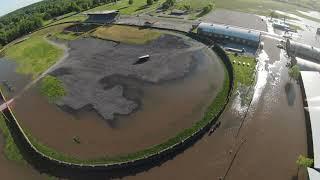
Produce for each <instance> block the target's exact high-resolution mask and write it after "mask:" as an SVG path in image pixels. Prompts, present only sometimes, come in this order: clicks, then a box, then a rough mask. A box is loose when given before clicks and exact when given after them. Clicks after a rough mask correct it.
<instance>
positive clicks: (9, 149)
mask: <svg viewBox="0 0 320 180" xmlns="http://www.w3.org/2000/svg"><path fill="white" fill-rule="evenodd" d="M0 130H1V134H2V136H3V137H4V139H5V146H4V155H5V157H6V158H7V159H8V160H12V161H16V162H21V163H24V162H25V161H24V159H23V156H22V155H21V152H20V150H19V148H18V147H17V145H16V144H15V142H14V140H13V137H12V135H11V133H10V131H9V129H8V127H7V124H6V121H5V119H4V117H3V115H2V114H0Z"/></svg>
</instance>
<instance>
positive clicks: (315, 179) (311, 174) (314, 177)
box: [308, 168, 320, 180]
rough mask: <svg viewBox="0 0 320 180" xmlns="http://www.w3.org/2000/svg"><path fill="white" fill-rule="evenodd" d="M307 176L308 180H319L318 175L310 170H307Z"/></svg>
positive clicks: (319, 176) (319, 174) (319, 175)
mask: <svg viewBox="0 0 320 180" xmlns="http://www.w3.org/2000/svg"><path fill="white" fill-rule="evenodd" d="M308 175H309V179H310V180H319V179H320V173H319V172H318V171H317V170H315V169H312V168H308Z"/></svg>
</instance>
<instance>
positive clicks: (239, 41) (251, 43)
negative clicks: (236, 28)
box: [197, 28, 260, 47]
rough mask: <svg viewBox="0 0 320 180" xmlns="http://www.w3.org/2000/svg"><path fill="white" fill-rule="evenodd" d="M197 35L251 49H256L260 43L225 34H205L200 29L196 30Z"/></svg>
mask: <svg viewBox="0 0 320 180" xmlns="http://www.w3.org/2000/svg"><path fill="white" fill-rule="evenodd" d="M197 33H198V34H200V35H204V36H207V37H210V38H212V39H215V40H220V41H225V42H233V43H237V44H243V45H246V46H252V47H258V46H259V43H260V41H252V40H248V39H244V38H241V37H235V36H230V35H229V34H228V35H226V34H220V33H219V34H217V33H214V32H205V31H203V30H202V29H201V28H198V31H197Z"/></svg>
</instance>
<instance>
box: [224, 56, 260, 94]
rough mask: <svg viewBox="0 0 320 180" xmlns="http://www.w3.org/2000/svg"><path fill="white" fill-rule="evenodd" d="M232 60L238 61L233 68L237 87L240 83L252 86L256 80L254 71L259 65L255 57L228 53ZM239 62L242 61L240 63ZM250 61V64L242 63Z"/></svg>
mask: <svg viewBox="0 0 320 180" xmlns="http://www.w3.org/2000/svg"><path fill="white" fill-rule="evenodd" d="M228 56H229V58H230V60H231V61H232V62H233V61H236V63H234V64H233V69H234V73H235V88H236V86H238V84H239V83H240V84H242V85H245V86H250V85H251V84H252V83H253V82H254V72H255V68H256V65H257V62H256V60H255V59H254V58H253V57H248V56H242V55H238V56H235V54H234V53H228ZM238 62H241V64H240V65H239V64H238ZM243 62H244V63H246V64H247V63H249V64H250V66H249V67H248V66H247V65H242V63H243Z"/></svg>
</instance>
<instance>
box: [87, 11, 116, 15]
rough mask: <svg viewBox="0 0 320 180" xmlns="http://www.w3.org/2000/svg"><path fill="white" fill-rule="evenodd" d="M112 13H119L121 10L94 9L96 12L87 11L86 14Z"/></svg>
mask: <svg viewBox="0 0 320 180" xmlns="http://www.w3.org/2000/svg"><path fill="white" fill-rule="evenodd" d="M112 13H119V11H118V10H106V11H94V12H87V13H84V14H86V15H102V14H112Z"/></svg>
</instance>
